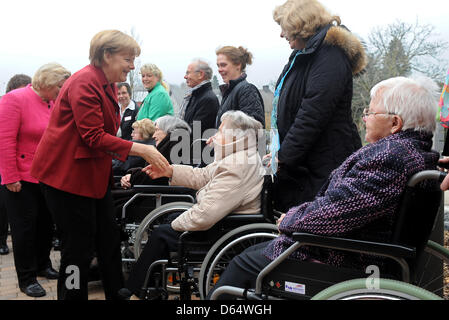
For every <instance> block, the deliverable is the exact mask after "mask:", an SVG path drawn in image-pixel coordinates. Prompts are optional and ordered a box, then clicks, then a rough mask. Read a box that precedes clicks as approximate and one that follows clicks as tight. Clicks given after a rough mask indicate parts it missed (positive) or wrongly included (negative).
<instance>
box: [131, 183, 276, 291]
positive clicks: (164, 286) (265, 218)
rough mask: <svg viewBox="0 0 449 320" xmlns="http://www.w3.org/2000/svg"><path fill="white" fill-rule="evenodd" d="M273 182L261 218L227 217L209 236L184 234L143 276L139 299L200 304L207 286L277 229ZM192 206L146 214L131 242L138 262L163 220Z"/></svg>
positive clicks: (267, 185) (267, 186) (265, 194)
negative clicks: (198, 300) (196, 300)
mask: <svg viewBox="0 0 449 320" xmlns="http://www.w3.org/2000/svg"><path fill="white" fill-rule="evenodd" d="M271 188H272V180H271V176H265V177H264V183H263V188H262V193H261V212H260V213H259V214H232V213H231V214H229V215H228V216H226V217H225V218H223V219H222V220H220V221H219V222H217V223H216V224H215V225H214V226H213V227H212V228H211V229H209V230H207V231H195V232H189V231H187V232H184V233H182V234H181V235H180V237H179V241H178V250H177V252H172V253H170V258H169V259H167V260H159V261H156V262H154V263H153V264H152V265H151V266H150V268H149V269H148V271H147V274H146V280H145V282H144V283H143V286H142V288H141V296H140V298H141V299H168V298H169V297H170V298H171V297H172V296H173V297H174V298H175V299H179V300H191V299H192V297H195V296H196V297H197V298H201V299H204V298H205V297H206V295H207V292H208V290H209V288H210V286H211V285H213V284H214V283H215V282H216V281H217V280H218V277H219V275H220V274H221V272H222V271H223V270H224V269H226V266H227V265H228V263H229V262H230V260H231V259H232V258H233V257H234V256H236V255H238V254H239V253H241V252H242V251H243V250H244V249H246V248H247V247H249V246H251V245H253V244H256V243H260V242H264V241H267V240H271V239H274V238H275V237H276V236H277V234H278V230H277V227H276V225H275V223H274V222H275V220H276V219H277V216H278V215H280V214H281V213H279V212H275V211H274V210H273V208H272V198H271V197H272V195H271V193H272V189H271ZM192 205H193V203H187V202H172V203H168V204H165V205H162V206H160V207H158V208H156V209H155V210H153V211H152V212H151V213H149V214H148V215H147V216H146V217H145V218H144V219H143V221H142V223H141V224H140V225H139V227H138V229H137V231H136V235H135V242H134V256H135V259H137V258H138V257H139V256H140V254H141V252H142V250H143V248H144V246H145V245H146V244H147V241H148V239H149V237H150V235H151V233H152V232H153V230H155V229H156V228H157V227H158V225H160V224H164V223H167V222H166V221H167V220H166V219H167V217H169V216H171V215H173V214H180V213H183V212H184V211H186V210H188V209H189V208H190V207H191V206H192ZM150 277H153V279H155V278H157V279H158V281H156V285H155V286H153V287H149V286H148V282H149V279H150Z"/></svg>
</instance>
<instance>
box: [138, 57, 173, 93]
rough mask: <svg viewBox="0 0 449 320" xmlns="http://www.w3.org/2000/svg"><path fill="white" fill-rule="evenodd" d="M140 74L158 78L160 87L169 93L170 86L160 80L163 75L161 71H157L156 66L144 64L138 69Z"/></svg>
mask: <svg viewBox="0 0 449 320" xmlns="http://www.w3.org/2000/svg"><path fill="white" fill-rule="evenodd" d="M140 73H149V74H152V75H153V76H155V77H157V78H159V82H160V83H161V85H162V86H163V87H164V88H165V90H167V91H168V92H170V86H169V85H168V84H167V83H166V82H165V81H163V80H162V77H163V74H162V71H161V69H159V68H158V66H157V65H155V64H153V63H146V64H144V65H143V66H142V67H141V68H140Z"/></svg>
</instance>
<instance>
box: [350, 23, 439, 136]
mask: <svg viewBox="0 0 449 320" xmlns="http://www.w3.org/2000/svg"><path fill="white" fill-rule="evenodd" d="M434 30H435V28H434V27H433V26H432V25H420V24H419V23H418V21H416V23H414V24H408V23H404V22H400V21H397V22H395V23H392V24H390V25H388V26H385V27H377V28H374V29H373V30H372V31H371V33H370V34H369V36H368V42H367V43H365V47H366V51H367V54H368V57H369V63H368V66H367V68H366V70H365V72H364V73H363V74H361V75H359V76H357V77H356V78H355V79H354V95H353V100H352V114H353V119H354V120H355V122H356V124H357V127H358V129H359V132H360V134H361V136H362V137H363V136H364V125H363V121H362V112H363V109H364V108H365V107H368V105H369V102H370V91H371V88H372V87H373V86H374V85H375V84H376V83H378V82H380V81H382V80H385V79H388V78H391V77H397V76H409V75H411V74H413V73H415V72H419V73H422V74H424V75H427V76H428V77H430V78H432V79H434V80H436V81H439V82H441V81H442V79H443V77H444V75H445V71H446V70H445V68H446V67H447V63H444V61H442V59H441V56H442V54H443V52H444V50H446V49H447V48H448V43H447V42H445V41H443V40H441V39H439V38H438V37H437V35H436V34H435V33H434Z"/></svg>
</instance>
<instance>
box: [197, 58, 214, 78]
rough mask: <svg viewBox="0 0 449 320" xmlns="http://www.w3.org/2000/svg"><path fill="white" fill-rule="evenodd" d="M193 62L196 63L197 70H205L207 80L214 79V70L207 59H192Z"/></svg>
mask: <svg viewBox="0 0 449 320" xmlns="http://www.w3.org/2000/svg"><path fill="white" fill-rule="evenodd" d="M192 63H193V64H194V65H195V71H203V72H204V76H205V78H206V80H210V79H212V76H213V75H214V71H213V70H212V68H211V67H210V66H209V63H207V62H206V61H205V60H203V59H200V58H196V59H194V60H193V61H192Z"/></svg>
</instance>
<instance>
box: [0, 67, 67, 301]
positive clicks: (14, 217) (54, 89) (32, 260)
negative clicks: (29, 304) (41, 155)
mask: <svg viewBox="0 0 449 320" xmlns="http://www.w3.org/2000/svg"><path fill="white" fill-rule="evenodd" d="M69 76H70V72H69V71H68V70H66V69H65V68H64V67H62V66H61V65H59V64H57V63H49V64H46V65H44V66H42V67H40V68H39V70H37V71H36V73H35V74H34V76H33V80H32V83H31V84H28V85H27V86H26V87H24V88H20V89H16V90H13V91H11V92H9V93H7V94H6V95H5V96H4V97H3V98H2V99H1V100H0V154H1V157H0V173H1V176H2V179H1V180H2V181H1V182H2V184H3V185H4V186H3V187H2V189H3V190H2V192H3V193H2V196H4V201H5V206H6V211H7V214H8V220H9V224H10V227H11V238H12V243H13V248H14V264H15V268H16V272H17V279H18V282H19V288H20V290H21V291H23V292H24V293H25V294H27V295H28V296H32V297H41V296H44V295H45V293H46V292H45V290H44V288H42V286H41V285H40V284H39V282H38V281H37V279H36V277H37V276H45V277H47V278H50V279H56V278H57V277H58V273H57V272H56V271H55V270H54V269H53V268H52V265H51V261H50V250H51V245H52V243H51V242H52V236H53V229H54V225H53V221H52V218H51V214H50V212H49V210H48V208H47V206H46V205H45V199H44V196H43V195H42V192H41V190H40V188H39V181H37V180H36V179H35V178H33V177H32V176H31V174H30V167H31V163H32V161H33V157H34V153H35V151H36V148H37V145H38V143H39V140H40V139H41V137H42V134H43V133H44V130H45V128H46V127H47V124H48V119H49V118H50V114H51V111H52V109H53V101H54V100H55V99H56V97H57V95H58V92H59V90H60V88H61V87H62V85H63V83H64V81H66V79H67V78H68V77H69Z"/></svg>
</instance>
